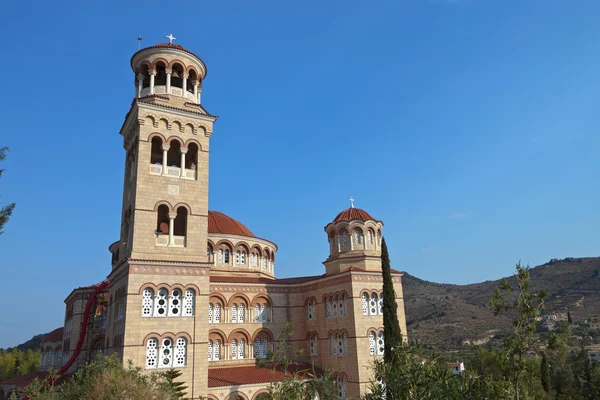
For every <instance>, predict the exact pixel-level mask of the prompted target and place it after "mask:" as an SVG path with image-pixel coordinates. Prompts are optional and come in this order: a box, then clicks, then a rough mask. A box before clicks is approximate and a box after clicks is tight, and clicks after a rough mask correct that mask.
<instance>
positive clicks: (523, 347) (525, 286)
mask: <svg viewBox="0 0 600 400" xmlns="http://www.w3.org/2000/svg"><path fill="white" fill-rule="evenodd" d="M516 270H517V273H516V275H515V278H516V281H517V293H516V298H515V299H514V301H511V299H512V297H514V296H513V293H512V287H511V286H510V284H509V283H508V280H506V279H502V283H501V285H500V288H496V289H495V290H494V294H493V296H492V298H491V299H490V305H491V306H492V307H493V309H494V312H495V314H496V315H500V314H505V313H506V314H509V315H512V316H513V317H514V320H513V330H512V334H511V335H510V336H508V337H507V338H506V339H505V340H504V344H503V346H502V353H503V357H504V358H505V359H506V361H507V367H508V369H509V370H510V377H509V378H510V380H511V382H512V384H513V387H514V391H515V399H516V400H519V398H520V393H521V390H522V388H521V386H523V387H524V388H527V386H524V385H523V382H522V378H523V375H525V374H526V372H527V367H528V357H527V353H528V352H529V351H531V350H532V349H533V348H534V345H535V344H536V342H537V341H538V338H537V336H536V335H535V327H536V317H537V316H538V315H540V311H541V310H542V309H543V307H544V301H545V299H546V297H547V296H548V293H547V292H546V290H544V289H542V290H540V291H537V292H536V291H534V290H532V289H530V287H529V284H530V275H529V270H530V268H529V266H526V267H523V266H522V265H521V263H520V262H519V263H517V265H516Z"/></svg>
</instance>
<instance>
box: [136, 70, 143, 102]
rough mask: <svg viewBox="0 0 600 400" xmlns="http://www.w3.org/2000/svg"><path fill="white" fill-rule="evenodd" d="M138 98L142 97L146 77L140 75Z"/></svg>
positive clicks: (138, 77) (138, 78)
mask: <svg viewBox="0 0 600 400" xmlns="http://www.w3.org/2000/svg"><path fill="white" fill-rule="evenodd" d="M137 80H138V87H137V97H142V89H143V88H144V75H138V76H137Z"/></svg>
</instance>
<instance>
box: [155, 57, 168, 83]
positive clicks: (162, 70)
mask: <svg viewBox="0 0 600 400" xmlns="http://www.w3.org/2000/svg"><path fill="white" fill-rule="evenodd" d="M166 68H167V67H166V66H165V63H163V62H162V61H159V62H157V63H156V77H155V78H154V86H165V85H166V84H167V71H166Z"/></svg>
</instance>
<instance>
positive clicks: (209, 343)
mask: <svg viewBox="0 0 600 400" xmlns="http://www.w3.org/2000/svg"><path fill="white" fill-rule="evenodd" d="M212 359H213V341H212V340H210V339H209V340H208V361H212Z"/></svg>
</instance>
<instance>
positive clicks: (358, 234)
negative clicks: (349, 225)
mask: <svg viewBox="0 0 600 400" xmlns="http://www.w3.org/2000/svg"><path fill="white" fill-rule="evenodd" d="M361 237H362V231H361V230H360V229H358V228H356V229H355V230H354V243H356V244H360V242H361Z"/></svg>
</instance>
